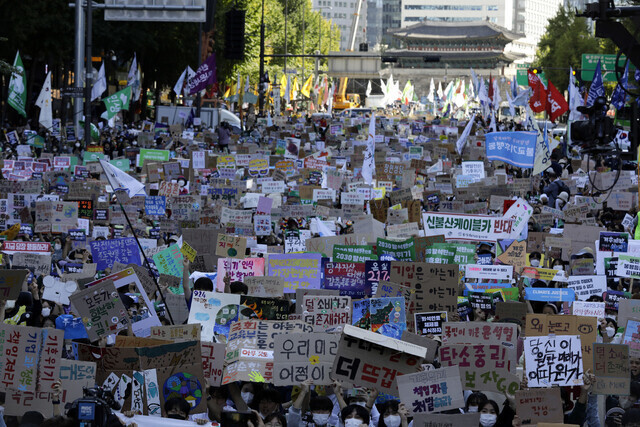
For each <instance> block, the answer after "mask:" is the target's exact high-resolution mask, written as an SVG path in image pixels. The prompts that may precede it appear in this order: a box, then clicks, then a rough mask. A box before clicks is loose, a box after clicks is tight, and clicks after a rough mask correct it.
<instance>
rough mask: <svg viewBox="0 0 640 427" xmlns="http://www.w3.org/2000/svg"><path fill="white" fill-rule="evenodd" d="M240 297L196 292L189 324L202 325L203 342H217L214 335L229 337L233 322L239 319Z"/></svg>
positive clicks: (193, 296) (192, 299)
mask: <svg viewBox="0 0 640 427" xmlns="http://www.w3.org/2000/svg"><path fill="white" fill-rule="evenodd" d="M239 304H240V295H234V294H225V293H221V292H207V291H199V290H194V291H193V294H192V297H191V310H190V311H189V323H192V324H193V323H199V324H200V325H202V340H203V341H207V342H215V338H214V333H217V334H223V335H228V334H229V327H230V325H231V322H233V321H235V320H237V319H238V305H239Z"/></svg>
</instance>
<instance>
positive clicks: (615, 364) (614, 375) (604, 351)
mask: <svg viewBox="0 0 640 427" xmlns="http://www.w3.org/2000/svg"><path fill="white" fill-rule="evenodd" d="M630 372H631V371H630V368H629V347H628V346H626V345H623V344H603V343H593V373H594V375H595V376H596V383H595V385H594V387H593V392H594V393H595V394H614V395H621V396H627V395H628V394H629V391H630V388H631V376H630Z"/></svg>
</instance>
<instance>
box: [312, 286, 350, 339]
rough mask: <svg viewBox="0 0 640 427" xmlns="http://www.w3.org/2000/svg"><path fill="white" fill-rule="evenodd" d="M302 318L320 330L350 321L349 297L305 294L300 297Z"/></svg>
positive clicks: (315, 329)
mask: <svg viewBox="0 0 640 427" xmlns="http://www.w3.org/2000/svg"><path fill="white" fill-rule="evenodd" d="M302 320H303V321H304V322H305V323H307V324H309V325H312V326H313V329H314V331H316V332H322V331H326V330H328V329H330V328H332V327H335V326H341V325H345V324H350V323H351V297H348V296H322V295H305V296H304V297H303V299H302Z"/></svg>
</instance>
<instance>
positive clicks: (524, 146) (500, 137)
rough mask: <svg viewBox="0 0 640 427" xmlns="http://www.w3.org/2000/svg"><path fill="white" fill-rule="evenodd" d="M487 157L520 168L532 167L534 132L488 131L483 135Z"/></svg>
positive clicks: (535, 134)
mask: <svg viewBox="0 0 640 427" xmlns="http://www.w3.org/2000/svg"><path fill="white" fill-rule="evenodd" d="M485 138H486V141H485V147H486V150H487V159H490V160H500V161H503V162H505V163H509V164H510V165H513V166H518V167H521V168H533V163H534V160H535V151H536V150H535V148H536V141H537V133H536V132H522V131H520V132H490V133H488V134H486V135H485Z"/></svg>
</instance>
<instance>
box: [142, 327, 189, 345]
mask: <svg viewBox="0 0 640 427" xmlns="http://www.w3.org/2000/svg"><path fill="white" fill-rule="evenodd" d="M150 337H151V338H156V339H160V340H166V341H173V342H181V341H200V326H199V325H197V324H195V325H192V324H189V325H167V326H152V327H151V335H150Z"/></svg>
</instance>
